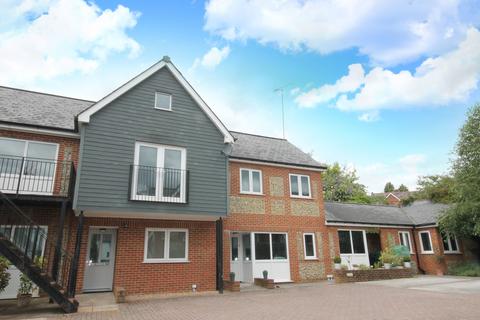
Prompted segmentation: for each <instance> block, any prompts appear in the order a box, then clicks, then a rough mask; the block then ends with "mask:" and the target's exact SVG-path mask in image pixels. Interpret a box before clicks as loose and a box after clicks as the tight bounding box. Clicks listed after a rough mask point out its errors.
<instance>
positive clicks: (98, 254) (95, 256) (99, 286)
mask: <svg viewBox="0 0 480 320" xmlns="http://www.w3.org/2000/svg"><path fill="white" fill-rule="evenodd" d="M116 235H117V230H116V229H106V228H91V229H90V232H89V235H88V248H87V257H86V261H85V277H84V281H83V291H86V292H90V291H111V290H112V288H113V272H114V268H115V243H116Z"/></svg>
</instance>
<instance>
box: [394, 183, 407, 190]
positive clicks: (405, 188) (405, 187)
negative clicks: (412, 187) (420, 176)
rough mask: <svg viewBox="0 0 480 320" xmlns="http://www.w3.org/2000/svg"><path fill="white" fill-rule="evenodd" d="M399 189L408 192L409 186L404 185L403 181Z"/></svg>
mask: <svg viewBox="0 0 480 320" xmlns="http://www.w3.org/2000/svg"><path fill="white" fill-rule="evenodd" d="M397 191H400V192H407V191H408V188H407V186H406V185H404V184H403V183H402V184H401V185H400V187H398V189H397Z"/></svg>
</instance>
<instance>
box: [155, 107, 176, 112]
mask: <svg viewBox="0 0 480 320" xmlns="http://www.w3.org/2000/svg"><path fill="white" fill-rule="evenodd" d="M153 109H155V110H160V111H169V112H172V111H173V110H172V109H171V108H170V109H163V108H156V107H153Z"/></svg>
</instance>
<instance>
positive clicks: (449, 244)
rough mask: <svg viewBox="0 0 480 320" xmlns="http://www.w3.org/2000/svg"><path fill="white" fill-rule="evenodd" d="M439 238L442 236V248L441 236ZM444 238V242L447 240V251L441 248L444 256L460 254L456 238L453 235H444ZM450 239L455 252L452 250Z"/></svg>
mask: <svg viewBox="0 0 480 320" xmlns="http://www.w3.org/2000/svg"><path fill="white" fill-rule="evenodd" d="M441 236H442V246H443V235H441ZM445 237H446V240H447V243H448V250H445V248H443V252H444V253H445V254H452V253H461V251H460V247H459V246H458V240H457V237H456V236H455V235H451V234H446V235H445ZM452 239H453V240H455V244H456V245H457V250H452Z"/></svg>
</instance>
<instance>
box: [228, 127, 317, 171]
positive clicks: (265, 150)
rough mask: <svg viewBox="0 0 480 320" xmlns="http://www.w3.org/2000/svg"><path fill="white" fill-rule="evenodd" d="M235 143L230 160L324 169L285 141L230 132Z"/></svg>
mask: <svg viewBox="0 0 480 320" xmlns="http://www.w3.org/2000/svg"><path fill="white" fill-rule="evenodd" d="M231 133H232V135H233V136H234V137H235V139H236V141H235V143H234V144H233V149H232V152H231V154H230V157H231V158H235V159H244V160H255V161H262V162H270V163H278V164H287V165H294V166H303V167H310V168H321V169H323V168H325V165H324V164H321V163H319V162H317V161H316V160H314V159H313V158H312V157H311V156H310V155H309V154H307V153H305V152H303V151H302V150H300V149H299V148H297V147H296V146H294V145H293V144H291V143H290V142H289V141H288V140H286V139H279V138H272V137H265V136H259V135H254V134H247V133H242V132H235V131H231Z"/></svg>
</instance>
